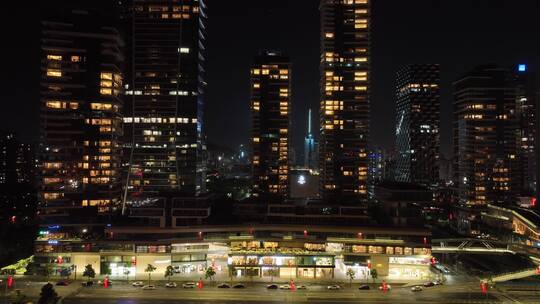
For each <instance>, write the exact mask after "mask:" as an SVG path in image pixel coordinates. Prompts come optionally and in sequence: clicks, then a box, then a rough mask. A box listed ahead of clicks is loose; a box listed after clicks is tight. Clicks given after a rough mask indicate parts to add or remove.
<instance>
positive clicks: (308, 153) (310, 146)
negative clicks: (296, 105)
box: [304, 109, 318, 170]
mask: <svg viewBox="0 0 540 304" xmlns="http://www.w3.org/2000/svg"><path fill="white" fill-rule="evenodd" d="M308 115H309V116H308V132H307V136H306V137H305V138H304V167H305V168H306V169H311V170H315V169H317V167H318V166H317V162H318V157H317V151H316V143H315V138H314V137H313V133H311V109H309V114H308Z"/></svg>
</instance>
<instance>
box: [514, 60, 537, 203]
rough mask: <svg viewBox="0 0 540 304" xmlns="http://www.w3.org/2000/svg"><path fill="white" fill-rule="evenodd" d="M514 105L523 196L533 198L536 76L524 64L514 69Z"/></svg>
mask: <svg viewBox="0 0 540 304" xmlns="http://www.w3.org/2000/svg"><path fill="white" fill-rule="evenodd" d="M515 75H516V76H515V77H516V90H517V92H516V105H517V112H518V115H519V117H518V119H519V132H520V134H519V141H520V145H519V160H520V162H521V172H522V174H521V187H522V193H521V195H523V196H530V197H535V195H536V183H537V178H538V177H537V173H536V172H537V161H536V125H537V116H536V103H537V101H536V98H537V96H536V94H537V92H536V77H535V76H536V74H535V73H534V72H533V71H530V70H529V68H528V66H527V65H525V64H519V65H518V66H517V67H516V72H515Z"/></svg>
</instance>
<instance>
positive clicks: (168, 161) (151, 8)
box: [124, 0, 206, 201]
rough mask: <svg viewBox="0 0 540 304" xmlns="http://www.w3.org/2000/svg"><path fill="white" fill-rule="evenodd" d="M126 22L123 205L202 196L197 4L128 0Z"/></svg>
mask: <svg viewBox="0 0 540 304" xmlns="http://www.w3.org/2000/svg"><path fill="white" fill-rule="evenodd" d="M125 16H126V18H125V20H126V28H127V29H128V33H129V35H128V37H129V40H128V42H129V50H130V56H129V57H130V59H129V61H128V64H129V66H130V67H129V69H128V71H127V73H126V77H127V82H126V83H127V85H126V87H127V90H126V94H127V95H128V96H127V98H126V107H125V113H126V114H125V118H124V135H125V139H124V141H125V146H124V152H125V153H124V158H125V163H126V164H128V176H127V182H126V186H127V189H128V193H127V195H126V201H131V200H137V199H138V198H141V197H142V198H144V197H151V196H153V195H156V194H158V193H160V192H162V191H178V192H181V193H183V194H185V195H196V194H199V193H203V192H205V180H206V179H205V161H204V160H205V149H206V148H205V144H204V137H203V131H204V130H203V95H204V87H205V82H204V68H203V65H204V53H205V52H204V50H205V48H204V45H205V36H204V35H205V24H206V15H205V4H204V1H202V0H201V1H198V0H183V1H179V0H132V1H128V2H127V4H126V14H125Z"/></svg>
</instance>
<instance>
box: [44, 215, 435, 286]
mask: <svg viewBox="0 0 540 304" xmlns="http://www.w3.org/2000/svg"><path fill="white" fill-rule="evenodd" d="M61 230H62V227H60V226H51V227H48V229H47V228H43V230H42V231H40V237H39V238H38V240H37V241H36V254H35V261H36V262H37V263H38V264H40V265H41V266H43V265H45V264H52V265H53V268H54V269H55V272H57V273H59V272H60V270H61V269H62V268H70V269H73V270H75V271H76V272H77V275H79V276H80V275H81V274H82V272H83V271H84V268H85V265H88V264H91V265H92V266H93V268H94V269H95V271H96V273H97V274H100V275H105V274H110V276H111V277H113V278H114V277H123V278H125V277H126V276H129V277H131V278H135V277H142V276H146V275H147V273H145V272H144V270H145V268H146V267H147V265H148V264H152V265H154V266H155V267H156V268H157V269H156V271H155V272H154V273H153V278H156V279H160V278H163V275H164V273H165V269H166V268H167V266H169V265H172V266H173V267H174V270H175V276H174V279H175V280H194V279H198V278H199V277H202V278H204V274H205V271H206V268H207V267H213V268H214V269H215V271H216V276H215V279H216V280H227V279H229V278H230V277H233V278H234V279H235V280H253V279H256V280H268V281H270V280H276V281H279V280H280V279H281V280H289V279H291V278H292V279H297V280H304V279H318V280H321V279H325V280H338V281H339V280H348V276H347V275H346V273H347V270H348V269H349V268H350V269H353V270H354V271H355V273H356V276H355V278H356V279H359V280H361V279H366V280H367V279H368V278H371V276H370V271H371V269H376V270H377V273H378V276H379V278H386V279H388V280H405V281H410V280H422V279H426V278H428V277H430V275H431V272H430V261H431V245H430V232H429V231H428V230H424V229H397V228H366V227H361V228H359V227H354V228H353V227H340V226H316V227H315V226H312V227H309V226H302V225H259V224H257V225H253V226H249V225H238V226H205V227H184V228H159V227H156V228H152V227H144V228H143V227H108V228H107V229H106V236H107V237H106V239H105V240H103V241H84V240H83V239H73V238H71V239H70V238H69V237H68V234H64V233H62V232H61Z"/></svg>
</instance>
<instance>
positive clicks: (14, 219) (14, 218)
mask: <svg viewBox="0 0 540 304" xmlns="http://www.w3.org/2000/svg"><path fill="white" fill-rule="evenodd" d="M10 221H11V223H12V224H15V223H17V217H16V216H15V215H14V216H12V217H11V219H10Z"/></svg>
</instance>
